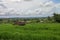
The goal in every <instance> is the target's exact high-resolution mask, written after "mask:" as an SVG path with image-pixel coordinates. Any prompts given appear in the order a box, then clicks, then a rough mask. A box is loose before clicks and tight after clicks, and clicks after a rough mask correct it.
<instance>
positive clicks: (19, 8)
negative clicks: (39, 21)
mask: <svg viewBox="0 0 60 40" xmlns="http://www.w3.org/2000/svg"><path fill="white" fill-rule="evenodd" d="M53 12H56V13H60V0H0V15H12V16H13V15H20V16H51V15H52V13H53Z"/></svg>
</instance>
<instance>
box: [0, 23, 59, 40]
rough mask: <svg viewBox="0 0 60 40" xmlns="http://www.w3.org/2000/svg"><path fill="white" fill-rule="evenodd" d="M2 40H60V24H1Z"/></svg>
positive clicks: (0, 37)
mask: <svg viewBox="0 0 60 40" xmlns="http://www.w3.org/2000/svg"><path fill="white" fill-rule="evenodd" d="M0 40H60V23H31V24H26V25H25V26H19V25H13V24H0Z"/></svg>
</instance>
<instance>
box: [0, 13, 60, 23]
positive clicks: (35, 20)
mask: <svg viewBox="0 0 60 40" xmlns="http://www.w3.org/2000/svg"><path fill="white" fill-rule="evenodd" d="M22 21H24V22H27V23H39V22H43V23H51V22H58V23H60V14H56V13H54V16H52V17H49V16H48V17H44V18H43V17H42V18H26V19H24V18H8V19H0V23H14V22H22Z"/></svg>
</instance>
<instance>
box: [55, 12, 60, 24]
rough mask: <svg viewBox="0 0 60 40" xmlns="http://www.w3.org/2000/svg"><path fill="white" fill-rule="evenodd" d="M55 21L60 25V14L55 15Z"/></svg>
mask: <svg viewBox="0 0 60 40" xmlns="http://www.w3.org/2000/svg"><path fill="white" fill-rule="evenodd" d="M54 20H55V22H58V23H60V14H56V13H54Z"/></svg>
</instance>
